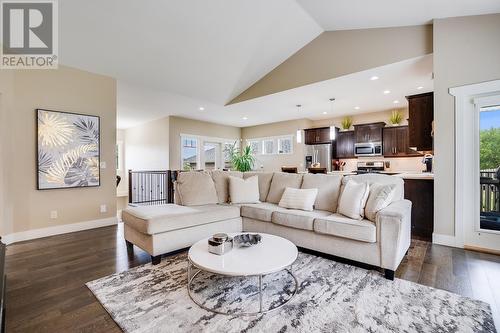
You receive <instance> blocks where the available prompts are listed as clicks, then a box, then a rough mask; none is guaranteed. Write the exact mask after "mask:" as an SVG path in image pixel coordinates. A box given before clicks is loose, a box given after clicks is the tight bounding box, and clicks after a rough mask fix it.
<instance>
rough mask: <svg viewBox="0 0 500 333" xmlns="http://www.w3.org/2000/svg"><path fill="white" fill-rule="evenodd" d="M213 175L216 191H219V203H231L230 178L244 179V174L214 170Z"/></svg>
mask: <svg viewBox="0 0 500 333" xmlns="http://www.w3.org/2000/svg"><path fill="white" fill-rule="evenodd" d="M211 174H212V179H213V180H214V184H215V190H216V191H217V197H218V199H219V203H227V202H229V198H228V196H229V177H230V176H231V177H239V178H243V172H239V171H222V170H213V171H211Z"/></svg>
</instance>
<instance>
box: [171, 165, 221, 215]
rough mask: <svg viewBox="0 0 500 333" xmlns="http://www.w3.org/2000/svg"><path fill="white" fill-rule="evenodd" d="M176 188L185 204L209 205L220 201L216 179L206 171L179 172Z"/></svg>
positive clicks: (182, 203) (182, 202)
mask: <svg viewBox="0 0 500 333" xmlns="http://www.w3.org/2000/svg"><path fill="white" fill-rule="evenodd" d="M175 189H176V190H177V194H178V198H179V201H180V202H181V205H183V206H199V205H209V204H216V203H218V201H219V200H218V198H217V191H216V190H215V184H214V181H213V180H212V177H211V176H210V173H208V172H206V171H189V172H179V174H178V175H177V181H176V183H175Z"/></svg>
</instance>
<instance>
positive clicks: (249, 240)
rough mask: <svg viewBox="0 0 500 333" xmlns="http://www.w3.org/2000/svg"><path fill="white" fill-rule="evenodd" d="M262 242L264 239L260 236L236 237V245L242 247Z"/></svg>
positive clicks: (246, 235)
mask: <svg viewBox="0 0 500 333" xmlns="http://www.w3.org/2000/svg"><path fill="white" fill-rule="evenodd" d="M261 240H262V237H261V236H260V235H259V234H241V235H237V236H234V243H235V244H237V245H238V246H241V247H249V246H252V245H257V244H259V243H260V242H261Z"/></svg>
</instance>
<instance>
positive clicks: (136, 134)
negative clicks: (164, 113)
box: [125, 117, 169, 170]
mask: <svg viewBox="0 0 500 333" xmlns="http://www.w3.org/2000/svg"><path fill="white" fill-rule="evenodd" d="M168 132H169V117H165V118H161V119H157V120H153V121H150V122H147V123H145V124H141V125H139V126H135V127H131V128H127V129H126V130H125V168H126V169H127V170H128V169H132V170H167V169H168V160H169V134H168Z"/></svg>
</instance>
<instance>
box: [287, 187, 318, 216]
mask: <svg viewBox="0 0 500 333" xmlns="http://www.w3.org/2000/svg"><path fill="white" fill-rule="evenodd" d="M317 195H318V189H317V188H309V189H298V188H293V187H287V188H285V191H284V192H283V195H282V196H281V200H280V202H279V204H278V206H280V207H283V208H291V209H300V210H307V211H312V210H313V206H314V201H315V200H316V196H317Z"/></svg>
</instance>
